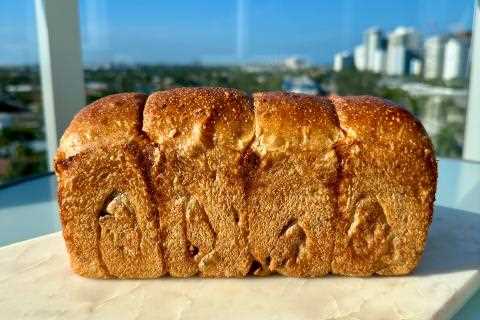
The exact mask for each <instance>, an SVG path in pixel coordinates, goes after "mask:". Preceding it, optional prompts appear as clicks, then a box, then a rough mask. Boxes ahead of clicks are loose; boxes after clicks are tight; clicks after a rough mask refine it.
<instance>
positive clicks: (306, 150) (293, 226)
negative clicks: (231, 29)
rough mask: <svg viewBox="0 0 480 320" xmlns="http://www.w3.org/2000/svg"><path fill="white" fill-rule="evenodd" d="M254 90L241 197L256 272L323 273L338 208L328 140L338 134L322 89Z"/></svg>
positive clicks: (332, 154) (334, 139)
mask: <svg viewBox="0 0 480 320" xmlns="http://www.w3.org/2000/svg"><path fill="white" fill-rule="evenodd" d="M253 98H254V105H255V140H254V142H253V143H252V151H253V154H252V155H251V156H253V157H254V159H255V160H254V161H253V162H254V163H256V166H254V167H252V168H250V172H249V180H250V181H249V184H248V188H247V189H246V199H247V200H246V202H247V208H248V215H249V244H250V249H251V253H252V255H253V256H254V258H255V260H256V261H257V262H258V266H259V267H258V269H257V270H254V274H259V275H261V274H262V275H263V274H268V273H270V272H278V273H281V274H284V275H289V276H301V277H307V276H309V277H312V276H321V275H324V274H327V273H329V272H330V261H331V254H332V251H333V244H334V241H333V239H334V235H333V232H334V230H333V224H334V222H333V219H334V218H335V215H336V214H335V211H336V196H335V188H333V186H334V185H335V182H336V180H337V171H338V159H337V156H336V153H335V149H334V146H335V143H336V142H337V141H338V140H339V139H340V138H341V137H342V132H341V130H340V128H339V126H338V119H337V118H336V114H335V109H334V106H333V105H332V104H331V103H330V101H328V100H327V99H326V98H323V97H312V96H306V95H296V94H287V93H283V92H267V93H256V94H254V96H253ZM249 162H252V161H249ZM260 266H261V267H260Z"/></svg>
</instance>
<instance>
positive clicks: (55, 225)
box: [0, 159, 480, 319]
mask: <svg viewBox="0 0 480 320" xmlns="http://www.w3.org/2000/svg"><path fill="white" fill-rule="evenodd" d="M436 205H439V206H444V207H450V208H455V209H460V210H464V211H468V212H469V213H470V214H480V163H479V162H469V161H459V160H453V159H440V160H439V181H438V189H437V194H436ZM60 229H61V226H60V222H59V216H58V206H57V203H56V179H55V176H54V175H52V174H48V175H45V176H42V177H37V178H34V179H30V180H27V181H23V182H19V183H15V184H11V185H7V186H3V187H0V246H4V245H8V244H11V243H15V242H18V241H22V240H26V239H30V238H34V237H38V236H41V235H44V234H49V233H52V232H55V231H59V230H60ZM479 232H480V230H479ZM479 250H480V248H479ZM454 319H480V292H477V294H476V295H475V296H474V297H473V298H472V299H471V300H470V301H469V302H468V303H467V304H466V305H465V306H464V307H463V308H462V310H460V312H459V313H458V314H457V315H456V316H455V318H454Z"/></svg>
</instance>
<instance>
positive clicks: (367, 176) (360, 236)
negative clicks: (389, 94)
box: [330, 96, 437, 276]
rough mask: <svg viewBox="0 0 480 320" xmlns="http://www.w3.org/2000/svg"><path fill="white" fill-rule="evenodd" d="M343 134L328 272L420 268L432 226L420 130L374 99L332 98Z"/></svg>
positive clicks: (430, 162) (432, 170)
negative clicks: (334, 232) (336, 208)
mask: <svg viewBox="0 0 480 320" xmlns="http://www.w3.org/2000/svg"><path fill="white" fill-rule="evenodd" d="M330 100H331V101H332V103H333V104H334V105H335V109H336V112H337V115H338V118H339V121H340V126H341V128H342V130H343V131H344V132H345V138H344V139H343V140H341V141H340V142H339V143H338V144H337V154H338V155H339V157H340V158H341V166H340V167H341V173H340V179H339V181H338V210H339V212H338V213H339V214H338V220H337V225H336V227H337V228H336V240H335V250H334V254H333V260H332V272H333V273H336V274H344V275H357V276H367V275H371V274H373V273H376V274H380V275H402V274H407V273H410V272H411V271H412V270H413V269H414V268H415V267H416V266H417V264H418V262H419V259H420V257H421V254H422V253H423V249H424V246H425V242H426V237H427V233H428V228H429V225H430V224H431V222H432V214H433V202H434V198H435V191H436V180H437V164H436V160H435V154H434V149H433V146H432V143H431V141H430V139H429V138H428V135H427V134H426V132H425V130H424V128H423V126H422V125H421V123H420V122H419V121H417V120H416V119H415V118H414V117H413V116H412V115H411V114H410V113H409V112H408V111H406V110H405V109H403V108H401V107H400V106H398V105H395V104H394V103H392V102H390V101H387V100H383V99H380V98H374V97H368V96H358V97H338V96H333V97H331V98H330Z"/></svg>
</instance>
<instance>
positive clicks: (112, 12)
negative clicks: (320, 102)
mask: <svg viewBox="0 0 480 320" xmlns="http://www.w3.org/2000/svg"><path fill="white" fill-rule="evenodd" d="M79 7H80V8H79V11H80V24H81V26H80V27H81V32H82V47H83V50H82V51H83V60H84V63H85V64H86V65H92V64H93V65H95V64H105V63H112V62H113V63H192V62H207V63H208V62H216V63H219V62H220V63H221V62H248V61H255V62H262V61H263V62H271V61H272V60H275V59H277V60H281V59H283V58H285V57H287V56H292V55H299V56H302V57H305V58H307V59H309V60H310V61H311V62H312V63H315V64H326V63H330V60H331V56H333V54H334V53H335V52H338V51H341V50H344V49H347V48H350V47H352V45H354V44H355V43H358V42H359V41H361V37H362V34H361V33H360V34H359V32H358V30H364V29H366V28H368V27H369V26H371V25H377V26H379V27H380V28H382V29H384V30H391V29H393V28H394V27H395V26H396V25H408V26H412V27H414V28H415V29H417V30H419V31H420V32H422V33H423V34H424V35H426V36H428V35H430V34H435V33H444V32H451V31H459V30H463V29H470V27H471V22H472V13H473V10H472V9H473V1H472V0H459V1H455V2H453V3H452V2H448V1H446V0H442V1H433V0H427V1H422V2H421V3H418V1H414V0H408V1H402V2H394V3H387V4H385V3H383V2H382V1H380V0H375V1H371V2H368V3H359V2H355V1H353V0H346V1H338V2H328V3H327V2H315V1H305V2H302V5H301V6H299V5H298V3H297V2H294V1H273V0H269V1H264V2H262V3H255V4H253V2H252V1H249V0H236V1H219V0H217V1H212V2H209V3H208V5H205V4H202V3H198V2H195V1H183V2H181V3H171V2H154V1H143V2H142V5H138V4H137V5H133V4H132V2H128V3H118V2H116V3H114V2H112V1H108V0H98V1H86V0H80V1H79ZM145 8H148V10H146V9H145ZM34 18H35V12H34V7H33V1H27V0H20V1H13V0H7V1H2V3H1V4H0V36H1V37H2V39H3V42H4V43H3V45H2V49H3V50H2V53H0V65H6V64H7V65H9V64H25V63H28V64H34V63H36V61H37V44H36V30H35V21H34Z"/></svg>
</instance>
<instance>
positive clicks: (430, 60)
mask: <svg viewBox="0 0 480 320" xmlns="http://www.w3.org/2000/svg"><path fill="white" fill-rule="evenodd" d="M444 50H445V39H444V38H443V37H441V36H435V37H431V38H428V39H427V40H426V41H425V46H424V52H425V53H424V55H425V66H424V77H425V79H436V78H440V77H441V76H442V72H443V64H444Z"/></svg>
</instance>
